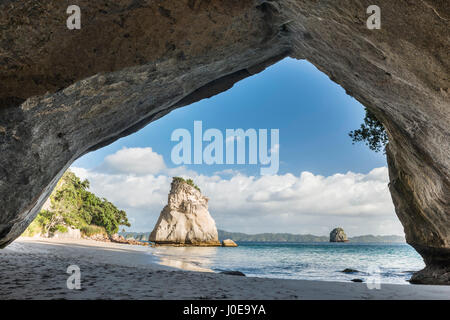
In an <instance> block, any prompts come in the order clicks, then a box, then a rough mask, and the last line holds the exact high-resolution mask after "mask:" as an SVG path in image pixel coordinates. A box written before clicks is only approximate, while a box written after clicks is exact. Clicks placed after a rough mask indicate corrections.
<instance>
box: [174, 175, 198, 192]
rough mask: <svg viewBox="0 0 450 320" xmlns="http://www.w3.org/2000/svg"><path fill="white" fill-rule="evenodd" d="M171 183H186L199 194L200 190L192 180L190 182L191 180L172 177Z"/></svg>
mask: <svg viewBox="0 0 450 320" xmlns="http://www.w3.org/2000/svg"><path fill="white" fill-rule="evenodd" d="M172 182H184V183H187V184H188V185H190V186H192V187H194V188H195V189H197V190H198V191H199V192H201V190H200V188H199V187H198V186H197V185H196V184H195V183H194V180H192V179H187V180H184V179H183V178H182V177H173V179H172Z"/></svg>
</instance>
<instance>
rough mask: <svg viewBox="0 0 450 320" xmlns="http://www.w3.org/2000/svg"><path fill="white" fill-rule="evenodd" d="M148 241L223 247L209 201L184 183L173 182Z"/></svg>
mask: <svg viewBox="0 0 450 320" xmlns="http://www.w3.org/2000/svg"><path fill="white" fill-rule="evenodd" d="M149 240H150V241H152V242H155V243H156V244H171V245H194V246H220V242H219V236H218V233H217V228H216V223H215V222H214V220H213V218H212V217H211V215H210V214H209V212H208V198H207V197H205V196H203V195H202V194H201V192H200V191H199V190H197V189H196V188H194V187H193V186H191V185H189V184H187V183H186V182H183V181H177V180H174V181H172V185H171V190H170V193H169V199H168V203H167V205H166V206H165V207H164V209H163V210H162V211H161V214H160V216H159V219H158V222H157V223H156V225H155V228H154V229H153V231H152V233H151V234H150V237H149Z"/></svg>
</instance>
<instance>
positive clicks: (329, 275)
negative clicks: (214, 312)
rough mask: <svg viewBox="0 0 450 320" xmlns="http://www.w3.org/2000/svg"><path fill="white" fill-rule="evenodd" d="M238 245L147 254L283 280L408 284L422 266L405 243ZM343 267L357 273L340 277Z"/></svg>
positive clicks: (173, 261) (183, 265)
mask: <svg viewBox="0 0 450 320" xmlns="http://www.w3.org/2000/svg"><path fill="white" fill-rule="evenodd" d="M238 244H239V247H237V248H224V247H156V248H152V249H151V250H152V254H154V255H156V256H157V257H159V258H160V259H161V262H162V263H163V264H165V265H171V266H178V267H179V268H185V269H189V270H196V271H211V270H212V271H215V272H221V271H228V270H239V271H241V272H243V273H245V274H246V275H247V276H253V277H266V278H282V279H306V280H322V281H346V282H347V281H350V280H352V279H361V280H363V281H365V282H368V281H374V280H375V281H379V282H381V283H397V284H408V283H409V282H408V280H409V279H410V278H411V275H412V273H413V272H415V271H418V270H420V269H422V268H423V267H424V266H425V264H424V262H423V260H422V258H421V257H420V255H419V254H418V253H417V252H416V251H415V250H414V249H413V248H412V247H411V246H409V245H407V244H398V243H392V244H391V243H388V244H386V243H323V242H321V243H261V242H260V243H250V242H247V243H238ZM164 262H165V263H164ZM192 266H194V268H192ZM190 267H191V268H190ZM347 268H351V269H355V270H357V271H358V272H354V273H344V272H342V271H343V270H344V269H347Z"/></svg>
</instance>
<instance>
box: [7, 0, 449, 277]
mask: <svg viewBox="0 0 450 320" xmlns="http://www.w3.org/2000/svg"><path fill="white" fill-rule="evenodd" d="M371 2H372V1H361V0H336V1H324V0H323V1H314V0H309V1H300V0H297V1H296V0H279V1H262V0H227V1H218V0H217V1H216V0H203V1H202V0H183V1H181V0H180V1H150V0H114V1H95V3H93V2H92V1H84V0H79V1H75V2H74V4H77V5H79V6H80V8H81V10H82V20H81V30H68V29H67V28H66V22H65V21H66V18H67V14H66V8H67V3H65V2H62V1H56V0H53V1H51V0H44V1H39V2H37V1H30V0H22V1H15V0H8V1H2V2H1V3H0V9H1V10H0V28H1V34H0V65H1V66H2V69H1V72H0V154H1V158H0V208H2V211H0V246H5V245H7V244H8V243H10V242H11V241H13V240H14V239H15V238H16V237H18V236H19V235H20V234H21V233H22V231H23V230H24V229H25V228H26V226H27V225H28V224H29V223H30V222H31V221H32V219H33V218H34V217H35V215H36V214H37V212H38V210H39V209H40V207H41V205H42V204H43V202H44V201H45V199H46V198H47V197H48V195H49V193H50V192H51V190H52V188H53V186H54V185H55V183H56V181H57V180H58V179H59V177H60V176H61V175H62V173H63V172H64V171H65V170H66V169H67V167H68V166H70V164H71V163H72V162H73V161H74V160H75V159H77V158H78V157H80V156H81V155H83V154H85V153H86V152H89V151H92V150H95V149H97V148H100V147H102V146H104V145H107V144H109V143H111V142H113V141H115V140H116V139H118V138H119V137H121V136H125V135H128V134H130V133H132V132H134V131H136V130H138V129H140V128H141V127H143V126H144V125H146V124H147V123H149V122H151V121H153V120H155V119H157V118H159V117H161V116H164V115H165V114H167V113H168V112H170V111H171V110H173V109H175V108H178V107H182V106H185V105H188V104H190V103H192V102H195V101H198V100H200V99H202V98H206V97H210V96H212V95H214V94H217V93H219V92H222V91H224V90H227V89H228V88H230V87H231V86H232V85H233V84H234V83H235V82H237V81H239V80H241V79H243V78H245V77H248V76H251V75H252V74H255V73H258V72H260V71H262V70H264V68H265V67H266V66H269V65H271V64H273V63H275V62H277V61H278V60H280V59H282V58H283V57H286V56H291V57H294V58H297V59H307V60H308V61H310V62H311V63H313V64H314V65H315V66H316V67H317V68H319V69H320V70H321V71H323V72H324V73H326V74H327V75H328V76H329V77H330V79H331V80H332V81H335V82H336V83H338V84H340V85H341V86H342V87H343V88H344V89H345V90H346V91H347V93H348V94H349V95H352V96H353V97H355V98H356V99H357V100H359V101H360V102H361V103H362V104H364V105H365V106H366V107H368V108H369V109H370V110H371V111H372V112H374V113H375V114H376V115H377V117H378V118H379V119H380V120H381V121H382V122H383V124H384V126H385V128H386V130H387V132H388V135H389V140H390V143H389V146H388V148H387V156H388V166H389V172H390V191H391V194H392V198H393V201H394V205H395V208H396V213H397V215H398V217H399V219H400V221H401V222H402V224H403V226H404V228H405V234H406V238H407V242H408V243H409V244H411V245H412V246H414V247H415V248H416V250H417V251H418V252H419V253H420V254H421V255H422V256H423V257H424V260H425V262H426V264H427V268H426V269H425V270H424V271H422V272H420V273H417V274H416V275H415V276H414V278H413V280H414V281H415V282H418V283H450V279H449V277H450V273H449V271H450V269H449V268H450V196H449V195H450V182H449V181H450V179H449V178H450V177H449V176H450V174H449V172H450V171H449V166H450V137H449V135H450V130H449V127H450V126H449V124H450V96H449V94H450V92H449V82H450V81H449V73H450V72H449V61H450V59H449V52H450V50H449V49H450V39H449V33H448V30H449V29H450V28H449V19H450V7H449V6H450V5H449V2H448V1H446V0H442V1H440V0H416V1H387V0H379V1H377V5H379V6H380V8H381V29H380V30H369V29H367V27H366V19H367V18H368V14H366V8H367V7H368V6H369V5H370V4H372V3H371Z"/></svg>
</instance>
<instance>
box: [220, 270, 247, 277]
mask: <svg viewBox="0 0 450 320" xmlns="http://www.w3.org/2000/svg"><path fill="white" fill-rule="evenodd" d="M221 273H222V274H227V275H229V276H241V277H245V274H244V273H243V272H241V271H237V270H232V271H222V272H221Z"/></svg>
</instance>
